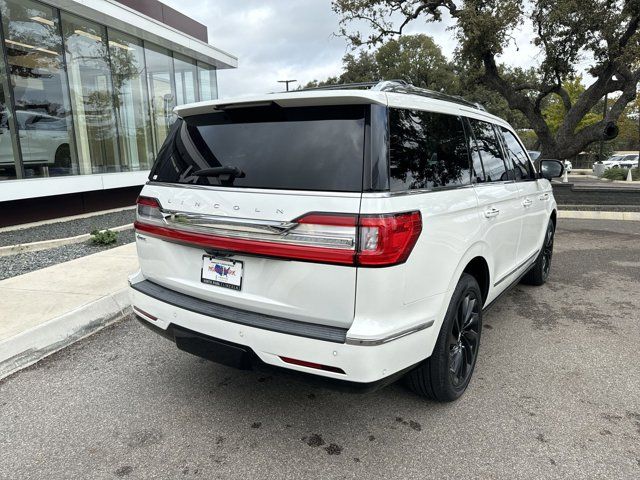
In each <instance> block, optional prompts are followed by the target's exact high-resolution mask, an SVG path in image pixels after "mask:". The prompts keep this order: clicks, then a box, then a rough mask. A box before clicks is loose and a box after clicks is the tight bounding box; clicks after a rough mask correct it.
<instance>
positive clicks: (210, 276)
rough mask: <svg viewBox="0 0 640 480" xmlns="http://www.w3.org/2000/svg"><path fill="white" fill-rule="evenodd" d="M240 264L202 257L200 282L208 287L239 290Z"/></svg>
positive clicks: (241, 265)
mask: <svg viewBox="0 0 640 480" xmlns="http://www.w3.org/2000/svg"><path fill="white" fill-rule="evenodd" d="M243 267H244V266H243V264H242V262H240V261H238V260H229V259H224V260H223V259H220V258H215V257H211V256H209V255H203V256H202V273H201V280H202V282H203V283H208V284H209V285H216V286H218V287H224V288H230V289H232V290H240V289H241V288H242V270H243Z"/></svg>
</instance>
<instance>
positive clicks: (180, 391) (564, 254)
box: [0, 220, 640, 479]
mask: <svg viewBox="0 0 640 480" xmlns="http://www.w3.org/2000/svg"><path fill="white" fill-rule="evenodd" d="M639 345H640V222H616V221H587V220H561V221H560V227H559V230H558V235H557V238H556V247H555V254H554V263H553V267H552V274H551V279H550V281H549V283H548V284H547V285H545V286H543V287H539V288H535V287H526V286H518V287H516V288H515V289H514V290H512V292H511V293H509V294H508V295H507V296H505V297H504V298H503V299H501V300H500V301H499V303H498V304H497V305H496V307H495V308H494V309H492V310H491V311H490V312H489V313H488V314H487V315H486V316H485V330H484V332H483V337H482V345H481V350H480V358H479V360H478V365H477V368H476V372H475V374H474V378H473V380H472V382H471V385H470V388H469V390H468V391H467V393H466V394H465V395H464V396H463V397H462V398H461V399H460V400H459V401H457V402H455V403H452V404H436V403H431V402H427V401H424V400H422V399H421V398H419V397H417V396H415V395H413V394H411V393H410V392H409V391H408V390H406V389H405V388H404V387H403V386H402V385H400V384H396V385H392V386H390V387H387V388H385V389H383V390H380V391H378V392H376V393H373V394H367V395H356V394H346V393H339V392H334V391H329V390H322V389H318V388H316V387H311V386H307V385H304V384H299V383H293V382H292V381H290V380H285V379H283V378H279V377H269V376H263V375H260V374H257V373H254V372H244V371H236V370H232V369H228V368H225V367H222V366H218V365H215V364H212V363H209V362H206V361H204V360H201V359H199V358H197V357H194V356H191V355H189V354H186V353H183V352H180V351H179V350H177V349H176V348H175V346H173V345H172V344H171V343H169V342H168V341H167V340H165V339H163V338H161V337H158V336H156V335H153V334H151V333H150V332H149V331H148V330H147V329H145V328H143V327H142V326H141V325H139V324H138V323H137V322H136V321H134V320H132V319H128V320H125V321H124V322H121V323H118V324H116V325H114V326H112V327H110V328H108V329H106V330H104V331H102V332H100V333H98V334H96V335H94V336H92V337H90V338H89V339H86V340H84V341H82V342H79V343H77V344H75V345H73V346H72V347H70V348H67V349H65V350H63V351H61V352H59V353H57V354H55V355H53V356H51V357H49V358H47V359H45V360H44V361H42V362H40V363H39V364H37V365H36V366H33V367H30V368H28V369H26V370H23V371H22V372H19V373H18V374H15V375H13V376H11V377H9V378H7V379H5V380H3V381H1V382H0V478H6V479H22V478H38V479H40V478H47V479H54V478H55V479H58V478H65V479H68V478H92V479H97V478H100V479H102V478H131V479H134V478H163V479H164V478H166V479H175V478H261V479H262V478H367V477H369V478H457V479H461V478H509V479H512V478H535V479H541V478H584V479H595V478H616V479H619V478H630V479H631V478H634V479H636V478H640V369H639V368H638V366H639V365H640V347H639Z"/></svg>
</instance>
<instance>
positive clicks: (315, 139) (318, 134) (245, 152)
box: [150, 105, 366, 192]
mask: <svg viewBox="0 0 640 480" xmlns="http://www.w3.org/2000/svg"><path fill="white" fill-rule="evenodd" d="M365 109H366V106H364V105H353V106H340V107H299V108H281V107H278V106H276V105H272V106H266V107H253V108H238V109H228V110H226V111H224V112H219V113H212V114H206V115H194V116H191V117H186V118H185V119H178V120H177V121H176V122H175V124H174V125H173V127H172V129H171V131H170V133H169V135H168V137H167V139H166V141H165V143H164V145H163V147H162V149H161V150H160V152H158V158H157V160H156V163H155V165H154V168H153V170H152V171H151V176H150V179H151V180H153V181H158V182H170V183H182V184H194V185H216V186H223V187H234V188H235V187H242V188H267V189H290V190H321V191H346V192H359V191H361V190H362V170H363V164H364V134H365ZM207 169H209V170H208V172H202V171H204V170H207ZM199 171H200V174H197V172H199ZM221 172H222V173H221Z"/></svg>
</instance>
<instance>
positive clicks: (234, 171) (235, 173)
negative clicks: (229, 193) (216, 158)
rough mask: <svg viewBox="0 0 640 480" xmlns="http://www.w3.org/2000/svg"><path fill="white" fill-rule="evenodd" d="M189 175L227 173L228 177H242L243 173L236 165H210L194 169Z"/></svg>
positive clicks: (213, 175)
mask: <svg viewBox="0 0 640 480" xmlns="http://www.w3.org/2000/svg"><path fill="white" fill-rule="evenodd" d="M191 175H195V176H196V177H219V176H220V175H229V177H230V178H244V176H245V174H244V172H243V171H242V170H240V169H239V168H238V167H229V166H227V167H211V168H203V169H201V170H196V171H195V172H193V173H192V174H191Z"/></svg>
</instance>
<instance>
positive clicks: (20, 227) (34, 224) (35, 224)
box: [0, 205, 136, 233]
mask: <svg viewBox="0 0 640 480" xmlns="http://www.w3.org/2000/svg"><path fill="white" fill-rule="evenodd" d="M135 208H136V206H135V205H132V206H130V207H120V208H110V209H108V210H98V211H97V212H89V213H81V214H79V215H69V216H67V217H58V218H50V219H49V220H40V221H39V222H30V223H20V224H18V225H10V226H8V227H0V233H3V232H12V231H15V230H24V229H25V228H32V227H39V226H40V225H49V224H52V223H63V222H68V221H71V220H78V219H80V218H89V217H97V216H98V215H105V214H107V213H114V212H124V211H125V210H133V209H135Z"/></svg>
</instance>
